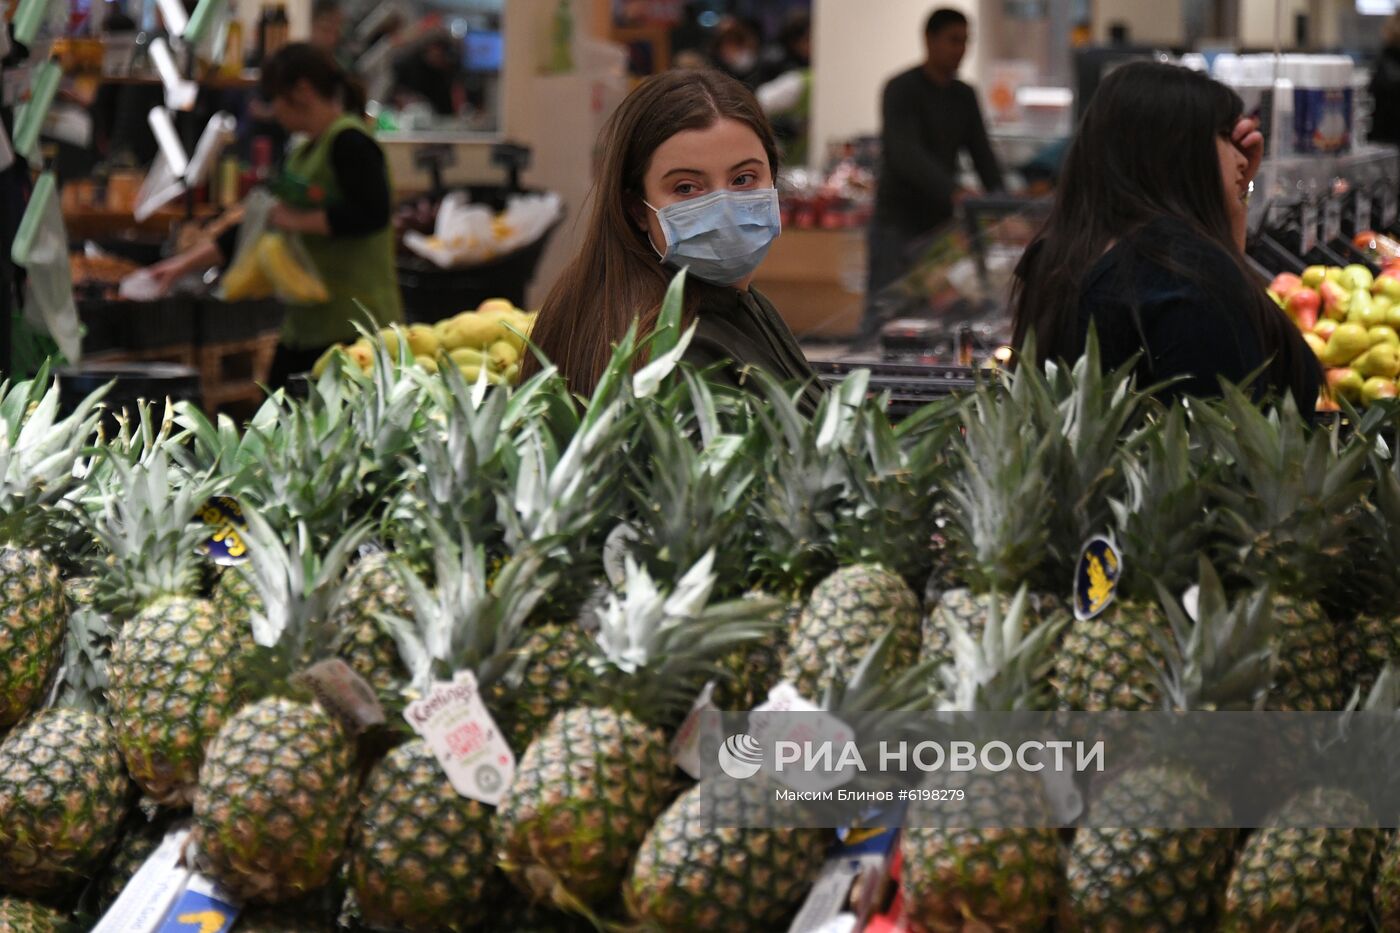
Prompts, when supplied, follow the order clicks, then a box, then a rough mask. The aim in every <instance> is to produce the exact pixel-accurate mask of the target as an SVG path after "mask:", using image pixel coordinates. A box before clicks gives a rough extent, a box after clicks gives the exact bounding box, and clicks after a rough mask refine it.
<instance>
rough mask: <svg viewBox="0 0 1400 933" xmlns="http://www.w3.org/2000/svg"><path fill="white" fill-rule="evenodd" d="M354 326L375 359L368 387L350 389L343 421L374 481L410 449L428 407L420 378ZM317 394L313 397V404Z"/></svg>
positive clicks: (383, 345)
mask: <svg viewBox="0 0 1400 933" xmlns="http://www.w3.org/2000/svg"><path fill="white" fill-rule="evenodd" d="M356 304H357V305H359V303H358V302H356ZM359 308H360V310H361V312H363V313H364V314H365V315H366V319H367V320H368V319H370V315H369V311H368V310H367V309H366V308H365V307H364V306H363V305H359ZM355 326H356V328H357V329H358V330H359V331H360V333H361V335H363V336H365V337H366V338H368V340H369V343H370V346H371V348H372V350H373V352H374V354H375V365H374V367H373V369H372V371H371V372H370V374H369V382H368V384H354V387H353V388H352V389H351V390H350V391H349V393H348V396H349V398H348V408H349V418H348V420H349V422H350V424H351V426H352V428H353V430H354V432H355V434H356V435H357V436H358V438H359V439H360V442H361V443H362V444H363V445H364V456H365V459H366V460H367V466H368V468H369V469H371V470H372V471H373V472H374V473H375V474H376V475H379V474H386V473H392V472H393V470H394V468H395V467H396V466H397V464H398V460H399V457H400V456H401V455H402V454H403V453H404V452H405V451H407V450H408V449H409V448H410V446H411V445H412V443H413V438H414V436H415V435H416V433H417V432H418V431H419V430H420V429H421V428H422V427H423V419H424V409H425V407H426V405H427V402H426V401H425V393H424V392H423V390H422V385H421V383H420V377H421V374H420V373H419V371H418V369H417V368H416V367H413V366H407V365H404V366H396V365H393V363H394V361H393V360H392V359H391V358H390V357H389V348H388V346H387V345H386V343H385V342H384V341H382V340H379V339H378V338H377V336H375V335H374V334H373V333H372V332H370V331H369V330H366V329H365V328H364V326H362V325H360V324H358V323H357V324H356V325H355ZM405 344H406V340H404V339H402V338H401V339H400V340H399V341H398V353H399V356H400V361H401V362H406V357H405V354H406V353H407V352H408V350H407V347H406V345H405ZM342 384H344V385H350V384H349V383H342ZM319 394H320V393H319V392H313V393H312V399H313V401H314V399H315V398H316V397H317V396H318V395H319Z"/></svg>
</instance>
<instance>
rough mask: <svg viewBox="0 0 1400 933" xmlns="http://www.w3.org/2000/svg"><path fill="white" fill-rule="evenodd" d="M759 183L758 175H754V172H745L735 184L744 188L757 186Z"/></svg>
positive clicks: (735, 180)
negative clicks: (745, 186)
mask: <svg viewBox="0 0 1400 933" xmlns="http://www.w3.org/2000/svg"><path fill="white" fill-rule="evenodd" d="M757 182H758V175H756V174H755V173H753V172H745V173H744V174H742V175H740V176H739V177H738V178H736V179H734V184H735V185H736V186H737V187H743V186H744V185H752V184H756V183H757Z"/></svg>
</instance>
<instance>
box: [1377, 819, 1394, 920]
mask: <svg viewBox="0 0 1400 933" xmlns="http://www.w3.org/2000/svg"><path fill="white" fill-rule="evenodd" d="M1397 840H1400V836H1394V835H1392V836H1391V839H1390V843H1389V844H1388V845H1387V846H1386V847H1385V851H1384V852H1383V853H1382V855H1381V863H1380V867H1379V869H1378V870H1377V872H1376V887H1375V891H1374V895H1375V902H1376V917H1377V923H1376V927H1377V929H1379V930H1380V931H1381V933H1395V931H1397V930H1400V841H1397Z"/></svg>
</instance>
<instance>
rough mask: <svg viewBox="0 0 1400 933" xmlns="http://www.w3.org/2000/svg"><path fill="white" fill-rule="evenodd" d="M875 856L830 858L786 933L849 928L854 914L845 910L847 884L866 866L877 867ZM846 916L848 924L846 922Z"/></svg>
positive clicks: (815, 932)
mask: <svg viewBox="0 0 1400 933" xmlns="http://www.w3.org/2000/svg"><path fill="white" fill-rule="evenodd" d="M882 861H883V859H881V858H879V857H878V856H859V857H856V858H846V857H843V858H840V859H832V860H831V861H829V862H827V863H826V865H824V866H823V867H822V873H821V874H820V875H818V876H817V881H816V883H815V884H813V885H812V890H811V891H809V892H808V893H807V900H806V901H804V902H803V904H802V909H801V910H799V911H798V912H797V916H796V917H794V918H793V920H792V926H790V927H788V933H828V931H832V930H852V929H854V928H855V923H856V917H855V915H854V914H851V913H847V912H846V902H847V901H848V900H850V896H851V885H853V884H855V882H856V879H857V878H859V877H860V876H861V873H862V872H864V871H865V870H867V869H869V868H879V867H880V864H881V862H882ZM846 918H849V925H847V923H846Z"/></svg>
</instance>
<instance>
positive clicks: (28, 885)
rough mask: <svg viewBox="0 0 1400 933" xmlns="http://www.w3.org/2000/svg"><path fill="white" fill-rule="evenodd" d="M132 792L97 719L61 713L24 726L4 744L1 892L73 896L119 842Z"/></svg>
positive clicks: (112, 740) (111, 739)
mask: <svg viewBox="0 0 1400 933" xmlns="http://www.w3.org/2000/svg"><path fill="white" fill-rule="evenodd" d="M130 788H131V785H130V783H129V782H128V780H127V776H126V770H125V768H124V766H123V762H122V755H121V751H120V750H119V749H118V748H117V743H116V736H115V735H114V734H113V731H112V729H111V727H110V726H108V725H107V723H106V722H104V721H103V720H102V719H101V718H100V717H99V716H98V715H97V714H96V713H92V712H87V711H83V710H76V709H58V708H55V709H49V710H44V711H43V712H40V713H38V714H36V715H34V716H33V717H31V718H29V719H27V720H25V722H24V723H22V724H21V725H20V726H19V727H18V728H16V729H15V730H14V731H13V732H11V733H10V734H9V735H8V736H6V738H5V741H4V742H3V743H0V886H3V887H4V888H5V890H7V891H9V892H11V893H14V894H20V895H23V896H26V897H48V896H53V895H64V894H69V893H71V892H72V891H73V889H74V886H75V885H76V884H77V883H79V882H80V881H81V880H82V879H84V878H87V877H89V876H90V875H92V874H93V873H94V872H95V871H96V869H97V867H98V862H99V860H100V859H101V858H102V857H103V856H104V855H105V854H106V852H107V850H108V849H109V848H110V847H111V846H112V844H113V843H115V842H116V841H117V834H118V831H119V829H120V827H121V822H122V817H123V816H124V814H125V812H126V808H127V806H128V804H129V803H130Z"/></svg>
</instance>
